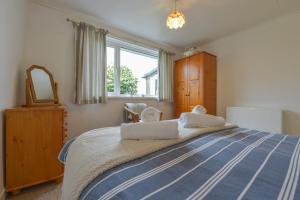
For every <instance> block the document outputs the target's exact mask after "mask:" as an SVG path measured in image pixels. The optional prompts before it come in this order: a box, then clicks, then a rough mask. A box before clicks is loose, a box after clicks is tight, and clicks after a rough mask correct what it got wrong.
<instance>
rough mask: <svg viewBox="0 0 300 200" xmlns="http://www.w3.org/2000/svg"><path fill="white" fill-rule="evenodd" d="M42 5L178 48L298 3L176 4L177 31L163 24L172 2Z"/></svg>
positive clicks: (228, 0) (95, 0) (219, 0)
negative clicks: (181, 22) (180, 23)
mask: <svg viewBox="0 0 300 200" xmlns="http://www.w3.org/2000/svg"><path fill="white" fill-rule="evenodd" d="M44 1H45V0H44ZM46 1H49V3H50V2H51V4H54V5H55V6H59V7H63V8H67V9H72V10H76V11H79V12H82V13H84V14H88V15H91V16H94V17H97V18H99V20H101V21H103V22H105V23H106V24H108V25H110V26H112V27H115V28H118V29H120V30H124V31H126V32H128V33H132V34H134V35H137V36H140V37H144V38H147V39H150V40H153V41H155V42H161V43H167V44H169V45H172V46H174V47H178V48H186V47H190V46H193V45H196V44H201V43H205V42H208V41H212V40H215V39H217V38H220V37H222V36H225V35H228V34H231V33H234V32H237V31H240V30H242V29H245V28H248V27H251V26H253V25H255V24H258V23H261V22H263V21H266V20H268V19H270V18H273V17H277V16H280V15H283V14H285V13H288V12H291V11H295V10H299V9H300V0H179V1H178V8H179V10H181V11H183V12H184V14H185V16H186V20H187V23H186V24H185V26H184V27H183V28H182V29H180V30H169V29H168V28H167V27H166V26H165V20H166V17H167V15H168V13H169V12H170V11H171V10H172V9H173V7H174V1H173V0H46Z"/></svg>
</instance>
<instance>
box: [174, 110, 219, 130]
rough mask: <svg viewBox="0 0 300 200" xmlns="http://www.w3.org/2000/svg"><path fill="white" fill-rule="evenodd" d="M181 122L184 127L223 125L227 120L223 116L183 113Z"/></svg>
mask: <svg viewBox="0 0 300 200" xmlns="http://www.w3.org/2000/svg"><path fill="white" fill-rule="evenodd" d="M179 124H180V126H181V127H183V128H205V127H222V126H224V125H225V120H224V118H223V117H217V116H213V115H208V114H197V113H182V114H181V115H180V118H179Z"/></svg>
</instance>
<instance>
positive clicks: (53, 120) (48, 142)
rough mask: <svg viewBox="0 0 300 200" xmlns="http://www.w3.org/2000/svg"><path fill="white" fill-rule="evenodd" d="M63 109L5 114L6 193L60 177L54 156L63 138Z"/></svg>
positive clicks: (60, 171)
mask: <svg viewBox="0 0 300 200" xmlns="http://www.w3.org/2000/svg"><path fill="white" fill-rule="evenodd" d="M66 115H67V114H66V111H65V109H64V108H63V107H59V106H52V107H28V108H27V107H24V108H23V107H20V108H15V109H9V110H6V112H5V125H6V127H5V128H6V135H5V141H6V144H5V155H6V157H5V158H6V159H5V160H6V169H5V172H6V190H7V192H12V193H13V194H16V193H18V192H19V191H20V190H21V189H22V188H25V187H28V186H32V185H35V184H39V183H43V182H47V181H51V180H56V181H57V182H60V181H61V180H62V177H63V165H62V164H61V163H60V162H59V161H58V159H57V158H58V154H59V152H60V150H61V148H62V146H63V143H64V139H65V137H66V129H65V117H66Z"/></svg>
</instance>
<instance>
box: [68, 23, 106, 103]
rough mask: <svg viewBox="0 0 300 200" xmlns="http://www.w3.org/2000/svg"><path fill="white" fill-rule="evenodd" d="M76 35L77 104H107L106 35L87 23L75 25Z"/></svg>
mask: <svg viewBox="0 0 300 200" xmlns="http://www.w3.org/2000/svg"><path fill="white" fill-rule="evenodd" d="M73 27H74V33H75V67H76V73H75V76H76V77H75V78H76V82H75V85H76V86H75V103H76V104H97V103H105V102H106V93H107V92H106V34H107V32H106V31H105V30H103V29H97V28H95V27H94V26H91V25H89V24H86V23H83V22H81V23H79V24H78V23H73Z"/></svg>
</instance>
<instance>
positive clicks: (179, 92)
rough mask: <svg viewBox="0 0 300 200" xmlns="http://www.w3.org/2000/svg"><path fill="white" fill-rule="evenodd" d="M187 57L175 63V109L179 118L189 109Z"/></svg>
mask: <svg viewBox="0 0 300 200" xmlns="http://www.w3.org/2000/svg"><path fill="white" fill-rule="evenodd" d="M186 77H187V59H181V60H178V61H176V63H175V81H174V82H175V83H174V84H175V87H174V88H175V91H174V106H175V107H174V111H175V117H176V118H178V117H179V116H180V114H181V113H182V112H186V111H187V96H186V95H187V81H186Z"/></svg>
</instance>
